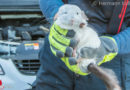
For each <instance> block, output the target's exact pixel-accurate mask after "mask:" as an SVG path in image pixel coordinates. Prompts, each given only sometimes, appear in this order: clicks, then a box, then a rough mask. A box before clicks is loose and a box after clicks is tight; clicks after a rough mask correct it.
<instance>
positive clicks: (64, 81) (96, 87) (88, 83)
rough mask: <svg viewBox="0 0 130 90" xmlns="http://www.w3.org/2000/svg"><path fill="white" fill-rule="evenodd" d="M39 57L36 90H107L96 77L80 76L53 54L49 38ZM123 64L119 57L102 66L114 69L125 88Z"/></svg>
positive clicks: (91, 75)
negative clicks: (39, 63) (39, 64)
mask: <svg viewBox="0 0 130 90" xmlns="http://www.w3.org/2000/svg"><path fill="white" fill-rule="evenodd" d="M39 56H40V61H41V67H40V69H39V71H38V74H37V79H36V81H35V89H36V90H106V87H105V85H104V83H103V82H102V81H101V80H100V79H98V78H97V77H96V76H95V75H93V74H90V75H87V76H80V75H77V74H75V73H73V72H72V71H70V70H69V69H68V68H67V67H66V65H65V64H64V63H63V62H62V61H61V60H60V59H59V58H57V57H55V56H54V55H53V54H52V52H51V50H50V47H49V42H48V38H47V37H46V39H45V44H44V47H43V48H42V49H41V51H40V55H39ZM122 64H123V63H122V60H121V59H120V58H119V57H118V56H117V57H116V58H115V59H114V60H112V61H111V62H108V63H105V64H102V66H103V67H106V68H110V69H112V70H113V71H114V72H115V73H116V75H117V77H118V79H119V81H120V85H121V86H122V87H123V86H124V78H123V77H124V76H123V74H122V73H123V72H122V69H123V67H121V66H123V65H122ZM123 88H124V87H123ZM127 90H128V89H127Z"/></svg>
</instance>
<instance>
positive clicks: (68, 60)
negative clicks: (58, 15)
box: [49, 23, 87, 75]
mask: <svg viewBox="0 0 130 90" xmlns="http://www.w3.org/2000/svg"><path fill="white" fill-rule="evenodd" d="M74 35H75V32H74V31H73V30H65V29H62V28H60V27H59V26H58V25H57V24H56V23H54V24H53V25H52V27H51V28H50V33H49V42H50V48H51V51H52V53H53V54H54V55H55V56H57V57H59V58H61V60H62V61H63V62H64V63H65V64H66V66H67V67H68V68H69V69H70V70H71V71H73V72H75V73H77V74H80V75H87V73H83V72H82V71H81V70H80V69H79V67H78V65H77V63H76V62H75V58H74V57H72V53H73V48H74V47H75V46H76V45H77V41H76V40H74V39H72V37H74Z"/></svg>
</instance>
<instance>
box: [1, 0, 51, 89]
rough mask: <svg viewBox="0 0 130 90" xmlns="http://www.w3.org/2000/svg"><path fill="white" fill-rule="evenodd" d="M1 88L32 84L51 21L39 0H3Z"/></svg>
mask: <svg viewBox="0 0 130 90" xmlns="http://www.w3.org/2000/svg"><path fill="white" fill-rule="evenodd" d="M0 23H1V24H0V90H26V89H31V88H32V83H33V82H34V81H35V79H36V74H37V72H38V69H39V67H40V60H39V58H38V53H39V51H40V49H41V48H42V46H43V45H44V37H45V35H46V34H47V33H48V31H49V30H48V28H49V25H50V24H49V23H48V22H47V20H46V19H45V17H44V15H42V13H41V11H40V9H39V1H38V0H0Z"/></svg>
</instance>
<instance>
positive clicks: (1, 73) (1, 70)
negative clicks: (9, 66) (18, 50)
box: [0, 65, 5, 75]
mask: <svg viewBox="0 0 130 90" xmlns="http://www.w3.org/2000/svg"><path fill="white" fill-rule="evenodd" d="M0 75H5V72H4V70H3V68H2V66H1V65H0Z"/></svg>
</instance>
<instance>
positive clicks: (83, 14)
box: [81, 11, 89, 21]
mask: <svg viewBox="0 0 130 90" xmlns="http://www.w3.org/2000/svg"><path fill="white" fill-rule="evenodd" d="M81 15H82V17H83V18H84V19H85V20H87V21H88V20H89V19H88V17H87V16H86V14H85V12H84V11H82V12H81Z"/></svg>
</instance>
